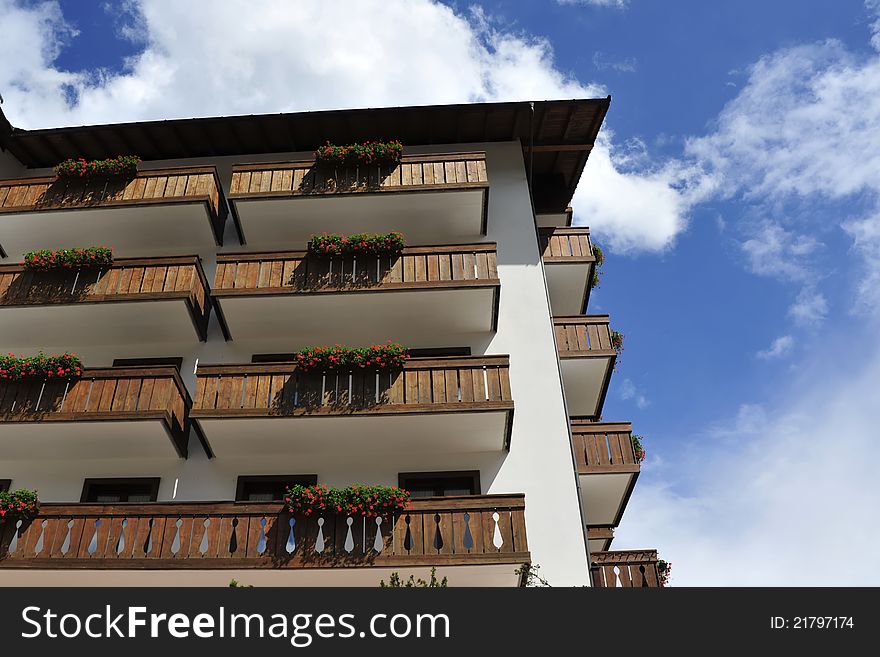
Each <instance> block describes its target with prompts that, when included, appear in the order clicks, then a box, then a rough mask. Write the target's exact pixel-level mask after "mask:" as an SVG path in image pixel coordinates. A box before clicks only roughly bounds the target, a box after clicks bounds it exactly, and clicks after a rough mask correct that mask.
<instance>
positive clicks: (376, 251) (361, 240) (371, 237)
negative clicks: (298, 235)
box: [309, 231, 406, 256]
mask: <svg viewBox="0 0 880 657" xmlns="http://www.w3.org/2000/svg"><path fill="white" fill-rule="evenodd" d="M404 246H406V243H405V242H404V239H403V234H402V233H398V232H397V231H392V232H390V233H356V234H354V235H340V234H339V233H322V234H320V235H313V236H312V238H311V239H310V240H309V251H310V252H311V253H314V254H317V255H350V254H351V255H378V256H388V255H397V254H398V253H400V252H401V251H403V247H404Z"/></svg>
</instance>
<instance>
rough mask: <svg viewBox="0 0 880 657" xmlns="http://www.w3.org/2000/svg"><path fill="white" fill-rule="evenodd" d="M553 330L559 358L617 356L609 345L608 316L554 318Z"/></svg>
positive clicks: (609, 328)
mask: <svg viewBox="0 0 880 657" xmlns="http://www.w3.org/2000/svg"><path fill="white" fill-rule="evenodd" d="M553 328H554V329H555V331H556V346H557V348H558V349H559V356H560V358H577V357H583V356H611V357H616V355H617V353H616V352H615V351H614V348H613V347H612V345H611V327H610V325H609V320H608V315H567V316H563V317H554V318H553Z"/></svg>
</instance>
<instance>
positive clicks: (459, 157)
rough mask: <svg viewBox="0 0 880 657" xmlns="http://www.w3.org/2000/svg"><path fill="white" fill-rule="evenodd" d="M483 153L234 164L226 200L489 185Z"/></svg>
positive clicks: (481, 186) (482, 186)
mask: <svg viewBox="0 0 880 657" xmlns="http://www.w3.org/2000/svg"><path fill="white" fill-rule="evenodd" d="M488 181H489V178H488V176H487V173H486V154H485V153H448V154H443V155H405V156H404V157H403V159H402V161H401V162H400V163H398V164H371V165H364V166H354V165H349V166H340V167H335V168H334V167H316V166H315V163H314V161H313V160H310V161H305V162H273V163H269V164H239V165H236V166H234V167H233V168H232V184H231V186H230V190H229V198H230V200H235V199H245V198H250V197H262V196H303V195H310V194H350V193H357V192H401V191H419V190H444V189H462V188H467V187H478V188H485V187H488Z"/></svg>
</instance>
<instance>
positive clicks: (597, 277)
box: [590, 244, 605, 288]
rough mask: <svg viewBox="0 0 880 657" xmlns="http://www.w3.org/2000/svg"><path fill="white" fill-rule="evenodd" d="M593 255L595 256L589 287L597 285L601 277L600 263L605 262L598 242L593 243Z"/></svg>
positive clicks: (603, 253)
mask: <svg viewBox="0 0 880 657" xmlns="http://www.w3.org/2000/svg"><path fill="white" fill-rule="evenodd" d="M593 257H594V258H596V265H595V266H594V267H593V280H592V281H590V287H591V288H596V287H599V280H600V279H601V277H602V265H604V264H605V252H604V251H602V247H601V246H599V245H598V244H593Z"/></svg>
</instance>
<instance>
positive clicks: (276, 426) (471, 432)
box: [192, 410, 510, 467]
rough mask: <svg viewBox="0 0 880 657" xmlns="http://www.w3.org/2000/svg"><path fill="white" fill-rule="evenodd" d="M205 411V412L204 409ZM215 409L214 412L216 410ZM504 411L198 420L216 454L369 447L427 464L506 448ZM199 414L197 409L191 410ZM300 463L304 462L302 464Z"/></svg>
mask: <svg viewBox="0 0 880 657" xmlns="http://www.w3.org/2000/svg"><path fill="white" fill-rule="evenodd" d="M209 412H210V411H209ZM215 413H216V411H215ZM509 413H510V411H507V410H496V411H482V412H463V411H460V410H456V411H450V412H446V413H441V412H422V413H399V412H397V413H390V414H388V415H357V416H351V415H349V416H339V415H336V416H323V417H315V416H299V417H248V418H242V417H239V418H233V417H225V418H222V419H213V418H210V419H209V418H199V419H198V422H199V424H200V426H201V427H202V430H203V432H204V434H205V437H206V438H207V441H208V443H209V445H210V446H211V449H212V451H213V452H214V455H215V456H216V457H217V458H245V457H251V456H253V455H254V454H260V455H262V456H265V455H278V456H279V457H280V456H296V457H297V458H298V459H307V458H308V457H310V456H323V455H327V454H356V453H358V450H363V449H364V445H369V455H370V456H375V455H386V456H385V457H384V458H390V457H391V456H407V457H408V460H409V462H412V458H411V457H412V456H414V455H415V456H418V457H420V458H422V457H424V459H425V466H426V467H427V466H429V465H430V462H431V456H432V455H437V454H455V453H479V452H499V451H501V450H503V449H505V447H506V443H507V437H508V435H509V434H508V431H509V426H508V425H509ZM192 415H193V417H194V418H198V415H199V411H193V414H192ZM303 465H305V463H303Z"/></svg>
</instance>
